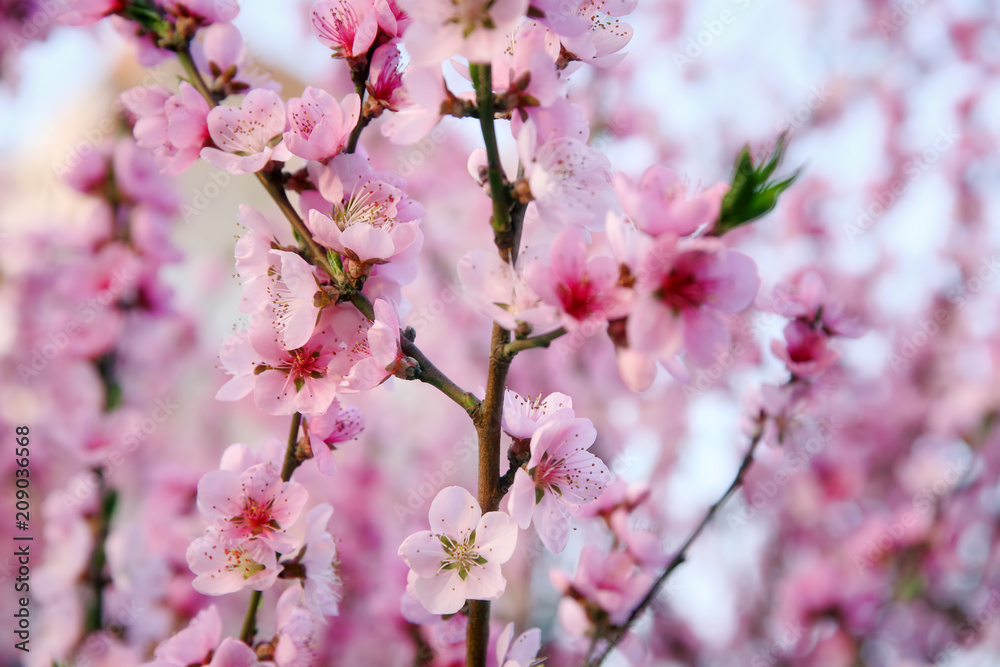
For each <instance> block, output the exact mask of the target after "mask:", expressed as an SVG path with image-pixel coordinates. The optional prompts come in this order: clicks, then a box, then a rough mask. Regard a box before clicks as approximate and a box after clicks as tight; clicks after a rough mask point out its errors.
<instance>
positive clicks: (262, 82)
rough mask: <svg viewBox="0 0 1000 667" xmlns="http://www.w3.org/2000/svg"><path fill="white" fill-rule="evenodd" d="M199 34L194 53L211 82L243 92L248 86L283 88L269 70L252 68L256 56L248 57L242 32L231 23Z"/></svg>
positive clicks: (236, 91)
mask: <svg viewBox="0 0 1000 667" xmlns="http://www.w3.org/2000/svg"><path fill="white" fill-rule="evenodd" d="M224 1H226V2H228V0H224ZM198 34H199V36H200V37H201V41H197V40H196V41H193V42H191V56H192V57H193V58H194V62H195V65H197V67H198V69H199V70H200V71H201V72H202V74H204V75H205V76H206V78H208V82H209V83H211V82H213V81H215V82H216V83H217V84H219V85H221V87H223V88H224V89H226V90H228V91H231V92H233V93H244V92H246V91H247V89H249V88H265V89H268V90H274V91H278V90H280V89H281V85H280V84H279V83H278V82H276V81H272V80H271V78H270V76H269V75H268V73H267V72H266V70H258V69H250V67H251V65H252V63H253V60H252V59H249V58H247V53H246V44H245V43H244V42H243V35H242V34H240V31H239V28H237V27H236V26H235V25H233V24H232V23H215V24H212V25H210V26H208V27H207V28H202V29H201V30H199V31H198Z"/></svg>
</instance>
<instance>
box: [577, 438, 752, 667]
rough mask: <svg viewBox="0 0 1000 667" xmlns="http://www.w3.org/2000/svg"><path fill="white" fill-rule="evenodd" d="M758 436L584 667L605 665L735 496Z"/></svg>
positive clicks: (748, 465) (749, 462)
mask: <svg viewBox="0 0 1000 667" xmlns="http://www.w3.org/2000/svg"><path fill="white" fill-rule="evenodd" d="M761 435H762V433H761V432H760V431H758V432H757V433H755V434H754V437H753V439H752V440H751V441H750V448H749V449H748V450H747V453H746V456H744V457H743V461H742V462H741V463H740V467H739V470H737V471H736V477H735V478H734V479H733V483H732V484H730V485H729V488H728V489H726V492H725V493H723V494H722V497H721V498H719V499H718V500H717V501H715V504H713V505H712V506H711V507H709V508H708V512H706V513H705V517H704V518H703V519H702V520H701V523H699V524H698V526H697V527H696V528H695V529H694V531H693V532H692V533H691V534H690V535H688V538H687V539H686V540H684V544H682V545H681V548H680V549H679V550H678V551H677V553H676V554H675V555H674V557H673V558H672V559H671V560H670V562H669V563H667V566H666V568H665V569H664V570H663V573H662V574H660V576H659V577H658V578H657V579H656V582H655V583H654V584H653V587H652V588H651V589H650V590H649V593H647V594H646V597H644V598H643V599H642V601H641V602H640V603H639V605H638V606H637V607H636V608H635V609H633V610H632V613H631V614H629V617H628V619H627V620H626V621H625V622H624V623H623V624H622V625H619V626H616V627H615V628H613V630H612V632H611V636H610V637H608V642H607V646H605V647H604V650H603V651H602V652H601V653H600V655H598V656H597V657H596V658H594V659H593V660H591V659H590V655H589V654H588V656H587V658H588V662H587V667H599V665H600V664H601V663H602V662H604V659H605V658H607V657H608V654H609V653H611V650H612V649H613V648H614V647H615V646H616V645H617V643H618V642H619V641H621V638H622V637H623V636H625V633H626V632H628V629H629V628H630V627H632V625H634V624H635V622H636V621H637V620H639V618H640V617H641V616H642V614H643V612H645V611H646V609H647V608H648V607H649V606H650V605H651V604H652V603H653V600H654V599H656V596H657V595H658V594H659V592H660V588H661V587H662V586H663V584H664V583H665V582H666V581H667V577H669V576H670V574H671V573H672V572H673V571H674V570H676V569H677V568H678V567H679V566H680V564H681V563H683V562H684V561H685V560H686V559H687V551H688V549H689V548H690V547H691V545H692V544H693V543H694V541H695V540H696V539H698V536H699V535H701V532H702V531H703V530H705V526H707V525H708V524H709V523H710V522H711V521H712V518H713V517H715V514H716V512H718V511H719V508H721V507H722V506H723V505H725V504H726V501H728V500H729V498H730V497H732V495H733V494H734V493H736V490H737V489H739V488H740V486H742V485H743V478H744V476H745V475H746V473H747V470H749V469H750V466H751V464H753V455H754V452H755V451H756V450H757V444H758V443H759V442H760V440H761Z"/></svg>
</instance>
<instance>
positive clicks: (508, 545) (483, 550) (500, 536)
mask: <svg viewBox="0 0 1000 667" xmlns="http://www.w3.org/2000/svg"><path fill="white" fill-rule="evenodd" d="M516 545H517V524H516V523H514V520H513V519H512V518H510V517H509V516H508V515H506V514H504V513H503V512H487V513H486V514H484V515H483V518H482V519H480V520H479V525H477V526H476V545H475V546H476V551H477V552H478V553H479V555H480V556H482V557H483V558H485V559H486V560H488V561H489V562H491V563H496V564H497V565H499V564H500V563H506V562H507V561H509V560H510V557H511V556H513V555H514V547H515V546H516Z"/></svg>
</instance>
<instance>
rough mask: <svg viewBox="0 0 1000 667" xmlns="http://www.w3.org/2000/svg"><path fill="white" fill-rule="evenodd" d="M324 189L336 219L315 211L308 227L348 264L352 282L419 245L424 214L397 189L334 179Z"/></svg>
mask: <svg viewBox="0 0 1000 667" xmlns="http://www.w3.org/2000/svg"><path fill="white" fill-rule="evenodd" d="M345 186H346V187H345ZM321 187H323V188H324V190H326V192H324V193H323V194H324V196H325V197H326V198H327V199H328V200H330V201H332V202H333V203H334V209H333V211H332V216H333V217H330V216H327V215H323V214H322V213H320V212H319V211H317V210H315V209H313V210H312V211H310V212H309V219H308V226H309V229H310V231H311V232H312V233H313V236H314V238H315V239H316V241H317V242H319V243H321V244H323V245H325V246H326V247H328V248H332V249H333V250H335V251H337V252H338V253H339V254H340V255H342V256H343V257H345V258H346V259H348V260H349V263H348V265H347V266H345V268H346V269H347V270H348V274H349V275H350V276H351V277H358V276H361V275H367V273H368V272H370V270H371V267H372V266H374V265H376V264H385V263H388V262H392V261H393V260H395V259H396V258H398V257H399V256H400V255H402V254H403V253H404V252H406V251H407V250H409V249H410V248H411V247H412V246H414V244H417V243H418V242H420V241H421V237H422V234H421V232H420V227H419V220H420V217H421V216H422V215H423V209H422V208H421V207H420V205H419V204H417V203H416V202H414V201H413V200H411V199H410V198H409V197H407V196H406V194H405V193H404V192H403V191H402V190H400V189H399V188H397V187H395V186H394V185H392V184H390V183H388V182H385V181H381V180H378V179H377V178H365V180H363V181H355V182H353V183H352V182H350V181H347V182H346V183H345V182H344V181H342V180H341V179H340V178H339V177H331V180H330V182H329V185H325V186H321ZM347 187H350V188H351V189H350V190H348V189H347Z"/></svg>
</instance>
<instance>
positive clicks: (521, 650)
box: [497, 623, 542, 667]
mask: <svg viewBox="0 0 1000 667" xmlns="http://www.w3.org/2000/svg"><path fill="white" fill-rule="evenodd" d="M541 648H542V631H541V630H539V629H538V628H531V629H530V630H526V631H525V632H522V633H521V634H520V635H519V636H518V638H517V639H514V624H513V623H508V624H507V627H506V628H504V629H503V631H502V632H501V633H500V636H499V637H498V638H497V665H498V667H531V666H532V665H536V664H538V662H537V660H536V658H537V657H538V651H539V649H541Z"/></svg>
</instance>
